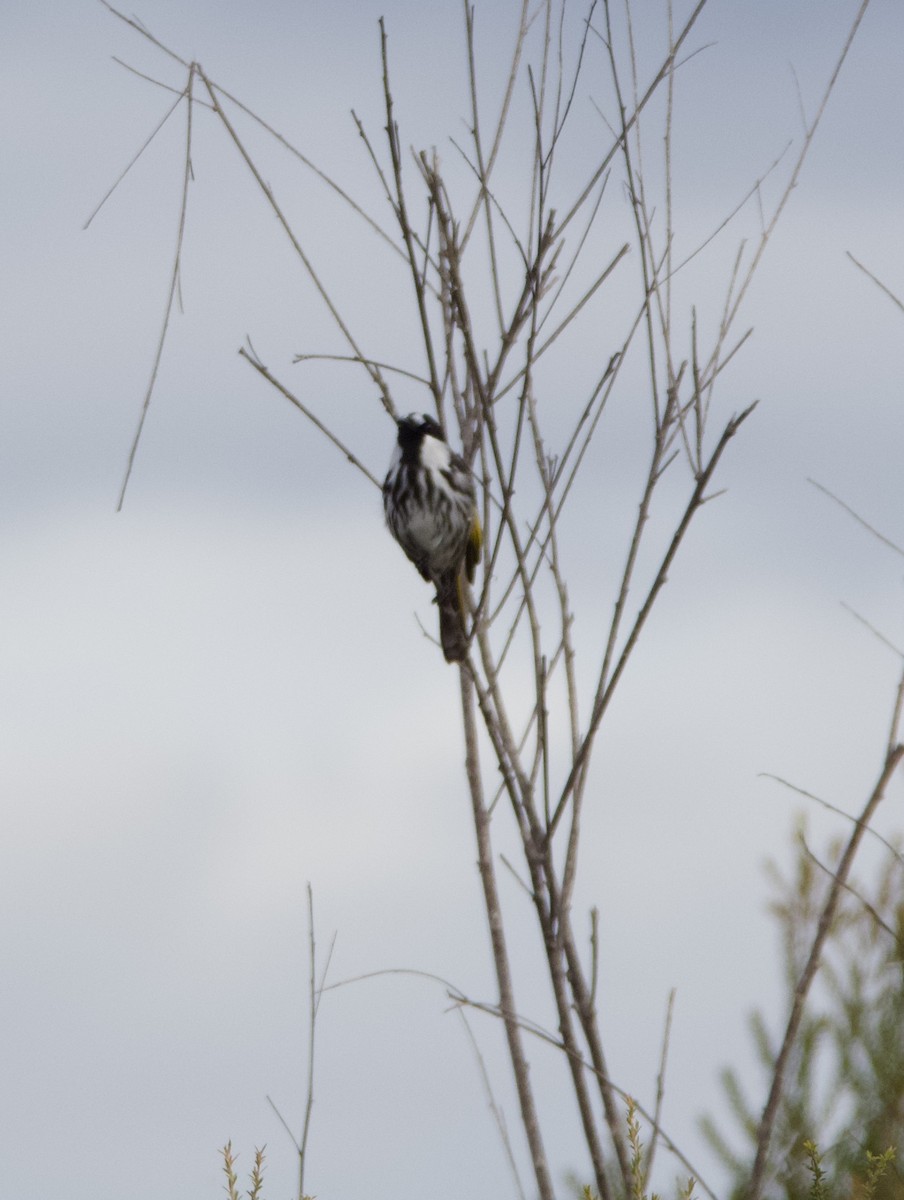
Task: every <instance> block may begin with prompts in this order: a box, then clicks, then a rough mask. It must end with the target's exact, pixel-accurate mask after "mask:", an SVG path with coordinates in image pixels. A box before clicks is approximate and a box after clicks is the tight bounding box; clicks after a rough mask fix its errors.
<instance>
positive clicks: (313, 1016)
mask: <svg viewBox="0 0 904 1200" xmlns="http://www.w3.org/2000/svg"><path fill="white" fill-rule="evenodd" d="M308 944H309V947H310V952H311V953H310V961H311V974H310V992H309V1003H310V1007H311V1013H310V1021H309V1025H308V1087H307V1102H306V1104H305V1110H304V1127H303V1129H302V1133H301V1144H300V1145H299V1146H298V1200H304V1195H305V1190H304V1164H305V1158H306V1157H307V1149H308V1132H309V1130H310V1127H311V1112H312V1110H313V1108H314V1046H315V1044H316V1033H317V1013H318V1012H319V1010H320V1000H321V998H322V996H323V990H324V985H325V983H326V977H327V973H328V971H329V969H330V963H331V962H332V959H333V949H334V948H335V945H336V935H335V934H333V937H332V940H331V941H330V948H329V950H328V951H327V956H326V962H325V963H324V964H323V971H322V972H321V974H320V983H319V985H318V983H317V945H316V942H315V940H314V890H313V888H312V887H311V885H310V883H309V884H308Z"/></svg>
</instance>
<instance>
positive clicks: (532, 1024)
mask: <svg viewBox="0 0 904 1200" xmlns="http://www.w3.org/2000/svg"><path fill="white" fill-rule="evenodd" d="M384 975H408V976H412V977H413V978H415V979H426V980H428V981H429V982H432V983H438V984H440V985H442V987H443V988H444V989H445V990H446V993H447V995H448V997H449V999H450V1000H451V1001H452V1003H453V1005H455V1006H456V1007H466V1008H473V1009H474V1010H475V1011H477V1012H480V1013H484V1014H486V1015H487V1016H490V1017H495V1018H496V1019H497V1020H499V1019H501V1018H502V1010H501V1009H500V1007H499V1005H498V1004H490V1003H489V1002H487V1001H482V1000H473V999H472V998H471V997H469V996H467V995H466V994H465V993H464V992H463V991H462V990H461V988H459V987H458V986H457V985H456V984H454V983H451V982H450V981H449V980H448V979H445V978H443V976H442V975H436V974H434V973H432V972H430V971H422V970H419V969H418V968H412V967H383V968H381V969H380V970H377V971H365V972H363V973H362V974H361V975H354V976H351V977H350V978H348V979H339V980H337V981H336V982H335V983H331V984H329V985H327V986H324V988H323V989H322V990H323V991H325V992H329V991H332V990H334V989H335V988H341V987H348V986H350V985H351V984H354V983H361V982H363V981H365V980H369V979H379V978H381V977H382V976H384ZM515 1020H516V1022H517V1024H518V1027H519V1029H521V1030H523V1032H524V1033H527V1034H529V1035H530V1036H531V1037H535V1038H537V1039H538V1040H539V1041H541V1042H545V1043H546V1045H548V1046H552V1047H553V1048H554V1049H556V1050H559V1051H561V1052H562V1053H564V1054H569V1053H572V1051H569V1049H568V1047H567V1046H565V1045H564V1044H563V1043H562V1041H561V1040H560V1039H559V1038H557V1037H556V1036H555V1034H554V1033H551V1032H550V1031H549V1030H548V1029H545V1028H544V1027H543V1026H542V1025H540V1024H539V1023H538V1022H537V1021H532V1020H531V1019H530V1018H528V1017H525V1016H522V1015H520V1014H515ZM577 1061H578V1062H579V1063H580V1064H581V1066H582V1067H583V1068H584V1069H585V1070H586V1071H589V1072H591V1073H593V1072H594V1067H593V1065H592V1063H590V1062H588V1061H587V1060H586V1059H584V1058H582V1057H581V1055H580V1054H577ZM609 1085H610V1087H611V1088H612V1090H613V1091H614V1092H615V1093H616V1094H617V1095H618V1096H619V1097H621V1098H622V1099H623V1100H627V1099H628V1093H627V1092H626V1091H625V1090H624V1089H623V1088H620V1087H619V1086H618V1084H616V1083H614V1082H613V1081H611V1080H610V1081H609ZM636 1107H637V1111H638V1112H639V1113H640V1115H641V1116H642V1117H643V1118H644V1120H645V1121H648V1122H649V1124H650V1126H651V1128H652V1127H654V1122H655V1117H654V1115H653V1114H652V1113H651V1112H649V1111H648V1110H647V1109H645V1108H644V1107H643V1105H642V1104H637V1105H636ZM658 1132H659V1136H660V1138H661V1139H662V1144H663V1145H664V1146H665V1148H666V1149H667V1150H668V1151H669V1153H670V1154H674V1156H675V1157H676V1158H677V1159H678V1161H679V1162H680V1163H681V1165H682V1166H683V1167H684V1168H685V1170H687V1171H689V1172H690V1173H691V1174H692V1175H693V1176H694V1178H695V1179H696V1181H697V1182H698V1183H699V1185H700V1187H701V1188H702V1189H703V1191H704V1192H705V1193H706V1194H707V1195H708V1196H709V1197H710V1200H717V1198H716V1196H715V1194H714V1192H713V1190H712V1189H711V1188H710V1187H709V1186H708V1185H707V1184H706V1182H705V1181H704V1179H703V1178H702V1176H701V1175H700V1172H699V1171H697V1170H696V1169H695V1168H694V1166H693V1164H692V1163H691V1162H689V1161H688V1159H687V1158H686V1157H685V1156H684V1155H683V1154H682V1152H681V1151H680V1150H679V1149H678V1147H677V1145H676V1144H675V1143H674V1142H673V1141H672V1139H671V1138H670V1137H669V1135H668V1132H667V1131H666V1130H665V1129H663V1128H662V1127H661V1126H660V1127H659V1128H658Z"/></svg>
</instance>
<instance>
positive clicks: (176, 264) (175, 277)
mask: <svg viewBox="0 0 904 1200" xmlns="http://www.w3.org/2000/svg"><path fill="white" fill-rule="evenodd" d="M101 3H103V4H106V0H101ZM106 6H107V7H108V8H109V7H110V6H109V5H108V4H107V5H106ZM110 11H111V12H116V10H115V9H110ZM116 15H117V16H119V15H120V14H119V13H116ZM123 20H125V18H123ZM128 24H132V22H131V21H130V22H128ZM196 69H197V68H196V66H195V64H194V63H192V64H191V66H190V67H189V68H188V82H187V83H186V85H185V91H184V93H183V95H184V96H185V98H186V101H187V104H188V117H187V119H186V129H185V166H184V168H183V172H182V199H181V202H180V204H179V227H178V230H177V232H176V252H175V254H174V255H173V270H172V274H171V276H170V286H169V293H168V294H167V297H166V307H165V310H164V315H163V325H162V326H161V328H160V337H159V338H158V340H157V351H156V353H155V354H154V363H153V366H152V367H151V377H150V379H149V380H148V386H147V390H146V391H145V393H144V400H143V401H142V405H141V414H140V416H139V418H138V426H137V428H136V429H135V434H134V436H133V438H132V445H131V446H130V447H129V459H128V462H127V463H126V472H125V476H124V478H123V481H122V487H121V488H120V490H119V501H118V503H117V505H116V511H117V512H121V511H122V505H123V501H124V500H125V498H126V488H127V487H128V486H129V480H130V478H131V476H132V467H133V466H134V464H135V455H136V454H137V453H138V443H139V442H140V441H141V434H142V432H143V430H144V422H145V420H146V418H147V415H148V410H149V408H150V406H151V396H152V395H153V394H154V385H155V384H156V382H157V372H158V371H159V369H160V361H161V359H162V358H163V347H164V345H165V343H166V335H167V331H168V330H169V323H170V317H171V316H172V312H173V303H174V301H175V299H176V291H177V288H178V285H179V269H180V263H181V260H182V240H183V238H184V236H185V215H186V212H187V210H188V185H189V183H190V182H191V133H192V94H191V92H192V84H193V83H194V78H195V72H196Z"/></svg>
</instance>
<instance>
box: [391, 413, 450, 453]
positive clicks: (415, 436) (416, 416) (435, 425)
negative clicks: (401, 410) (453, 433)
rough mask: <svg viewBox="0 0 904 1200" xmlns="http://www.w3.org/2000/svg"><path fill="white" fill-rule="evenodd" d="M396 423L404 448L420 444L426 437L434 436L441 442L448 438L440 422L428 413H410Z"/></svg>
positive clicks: (400, 441) (400, 443)
mask: <svg viewBox="0 0 904 1200" xmlns="http://www.w3.org/2000/svg"><path fill="white" fill-rule="evenodd" d="M396 424H397V425H398V427H399V445H400V446H401V447H402V449H403V450H404V449H406V447H415V446H420V444H421V442H422V441H423V440H424V438H425V437H433V438H436V439H437V440H438V441H440V442H444V441H445V440H446V439H445V438H444V437H443V431H442V429H440V426H439V422H438V421H437V420H436V418H435V417H431V416H430V415H429V414H428V413H409V414H408V416H407V417H402V418H401V419H400V420H399V421H397V422H396Z"/></svg>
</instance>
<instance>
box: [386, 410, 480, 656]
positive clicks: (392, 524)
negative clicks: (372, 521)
mask: <svg viewBox="0 0 904 1200" xmlns="http://www.w3.org/2000/svg"><path fill="white" fill-rule="evenodd" d="M396 429H397V435H396V444H395V447H394V449H393V453H392V459H391V461H390V464H389V472H388V474H387V476H386V480H385V482H384V483H383V512H384V514H385V516H386V524H387V525H388V526H389V531H390V533H391V534H392V536H393V537H394V538H395V540H396V541H397V542H398V543H399V545H400V546H401V547H402V549H403V550H404V551H405V553H406V555H407V556H408V558H409V559H410V560H411V561H412V562H413V563H414V565H415V566H416V567H417V569H418V571H420V573H421V575H422V576H423V578H424V579H426V580H427V582H428V583H432V584H433V586H434V587H435V588H436V603H437V606H438V607H439V640H440V645H441V646H442V650H443V654H444V655H445V658H446V661H447V662H452V663H454V662H461V661H462V660H463V659H464V658H465V656H466V655H467V652H468V637H467V634H466V632H465V624H464V599H463V579H462V577H463V576H464V577H466V578H467V580H468V582H469V583H471V582H473V580H474V571H475V569H476V567H477V563H478V561H479V559H480V548H481V545H482V543H483V532H482V529H481V525H480V517H479V515H478V513H477V503H476V500H475V492H474V478H473V476H472V474H471V471H470V469H469V467H468V465H467V463H466V462H465V460H464V459H463V458H462V457H461V456H460V455H458V454H456V453H455V452H454V451H453V450H452V449H451V447H450V446H449V444H448V443H447V441H446V439H445V436H444V435H443V431H442V429H441V428H440V425H439V422H438V421H436V420H435V419H434V418H433V417H431V416H429V415H428V414H427V413H410V414H409V415H408V416H407V417H402V418H401V419H399V420H397V421H396Z"/></svg>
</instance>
